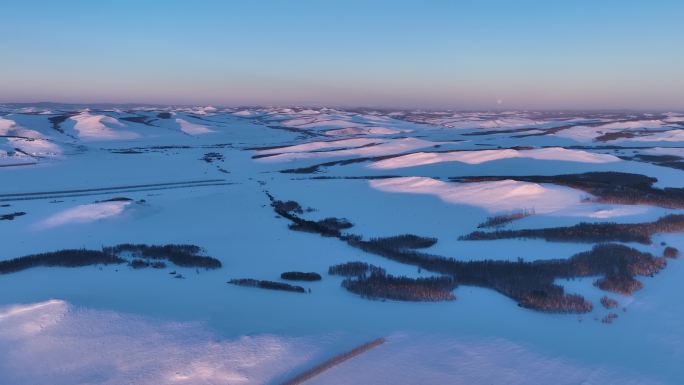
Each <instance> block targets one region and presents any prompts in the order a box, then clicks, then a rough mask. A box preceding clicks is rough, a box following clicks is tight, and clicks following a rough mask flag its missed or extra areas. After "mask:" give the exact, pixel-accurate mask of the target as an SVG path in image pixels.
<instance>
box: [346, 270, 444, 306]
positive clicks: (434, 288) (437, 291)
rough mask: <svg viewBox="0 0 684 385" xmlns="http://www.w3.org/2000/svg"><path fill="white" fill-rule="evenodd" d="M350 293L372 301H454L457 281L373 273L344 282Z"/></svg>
mask: <svg viewBox="0 0 684 385" xmlns="http://www.w3.org/2000/svg"><path fill="white" fill-rule="evenodd" d="M342 287H344V288H345V289H347V290H348V291H350V292H352V293H355V294H358V295H360V296H362V297H364V298H370V299H391V300H397V301H427V302H434V301H452V300H454V299H456V297H455V296H454V294H453V293H452V291H453V290H454V289H455V288H456V281H455V280H454V279H453V278H452V277H448V276H443V277H430V278H408V277H395V276H393V275H389V274H385V273H384V272H382V273H378V272H375V273H371V275H370V276H367V277H366V276H361V277H358V278H354V279H345V280H344V281H342Z"/></svg>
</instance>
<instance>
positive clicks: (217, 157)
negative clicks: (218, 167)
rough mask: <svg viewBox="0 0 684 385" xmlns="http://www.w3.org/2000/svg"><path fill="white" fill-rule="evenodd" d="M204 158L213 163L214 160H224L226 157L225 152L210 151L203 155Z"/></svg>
mask: <svg viewBox="0 0 684 385" xmlns="http://www.w3.org/2000/svg"><path fill="white" fill-rule="evenodd" d="M202 160H203V161H205V162H207V163H213V162H223V161H224V157H223V154H221V153H220V152H208V153H206V154H204V156H203V157H202Z"/></svg>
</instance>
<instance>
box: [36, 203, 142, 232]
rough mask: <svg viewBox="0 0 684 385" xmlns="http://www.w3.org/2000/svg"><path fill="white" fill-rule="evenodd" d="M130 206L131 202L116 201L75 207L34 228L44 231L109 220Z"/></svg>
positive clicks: (46, 219) (45, 220)
mask: <svg viewBox="0 0 684 385" xmlns="http://www.w3.org/2000/svg"><path fill="white" fill-rule="evenodd" d="M130 204H131V202H126V201H123V202H122V201H116V202H100V203H92V204H86V205H78V206H76V207H72V208H69V209H66V210H64V211H60V212H58V213H56V214H53V215H51V216H50V217H48V218H45V219H43V220H42V221H40V222H38V224H37V225H36V226H37V227H38V228H40V229H46V228H51V227H57V226H64V225H68V224H80V223H88V222H93V221H98V220H102V219H105V218H111V217H115V216H117V215H120V214H121V213H123V211H124V209H125V208H126V206H128V205H130Z"/></svg>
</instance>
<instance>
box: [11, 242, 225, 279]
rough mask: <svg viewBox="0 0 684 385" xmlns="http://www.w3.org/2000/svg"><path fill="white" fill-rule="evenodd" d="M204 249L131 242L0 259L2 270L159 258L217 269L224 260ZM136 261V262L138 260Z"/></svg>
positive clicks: (145, 262)
mask: <svg viewBox="0 0 684 385" xmlns="http://www.w3.org/2000/svg"><path fill="white" fill-rule="evenodd" d="M200 251H201V249H200V248H199V247H198V246H195V245H163V246H149V245H130V244H122V245H117V246H112V247H103V248H102V250H88V249H67V250H59V251H52V252H47V253H40V254H33V255H27V256H24V257H18V258H14V259H9V260H5V261H0V274H8V273H14V272H17V271H21V270H26V269H30V268H32V267H38V266H47V267H55V266H62V267H81V266H90V265H100V264H103V265H111V264H122V263H130V264H131V266H132V267H134V268H142V267H155V268H161V267H163V266H165V264H164V263H163V262H161V261H160V260H166V261H169V262H171V263H173V264H175V265H177V266H183V267H204V268H207V269H216V268H219V267H221V262H220V261H219V260H217V259H214V258H212V257H205V256H201V255H197V253H199V252H200ZM136 261H137V262H136Z"/></svg>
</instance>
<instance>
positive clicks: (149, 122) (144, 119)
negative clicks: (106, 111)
mask: <svg viewBox="0 0 684 385" xmlns="http://www.w3.org/2000/svg"><path fill="white" fill-rule="evenodd" d="M119 119H121V120H125V121H128V122H133V123H140V124H144V125H146V126H151V127H156V126H155V125H154V124H152V122H154V121H155V120H157V119H154V118H148V117H146V116H127V117H125V118H119Z"/></svg>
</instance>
